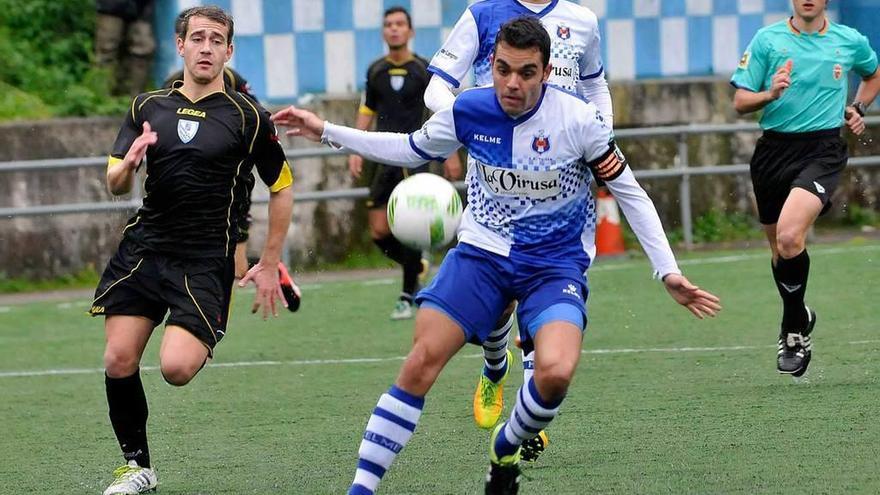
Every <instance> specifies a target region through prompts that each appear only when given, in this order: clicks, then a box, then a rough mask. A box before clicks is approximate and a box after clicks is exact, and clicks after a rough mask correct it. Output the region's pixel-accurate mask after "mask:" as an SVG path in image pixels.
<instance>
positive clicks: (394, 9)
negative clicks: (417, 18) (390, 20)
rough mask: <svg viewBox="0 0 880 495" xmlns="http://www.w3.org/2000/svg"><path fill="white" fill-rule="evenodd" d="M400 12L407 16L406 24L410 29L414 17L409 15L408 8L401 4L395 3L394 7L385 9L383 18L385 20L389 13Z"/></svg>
mask: <svg viewBox="0 0 880 495" xmlns="http://www.w3.org/2000/svg"><path fill="white" fill-rule="evenodd" d="M398 12H403V15H405V16H406V24H407V25H408V26H409V27H410V29H412V17H410V15H409V11H408V10H406V8H404V7H401V6H400V5H395V6H393V7H388V9H387V10H385V13H384V14H382V19H383V20H384V19H385V18H386V17H388V16H389V15H391V14H396V13H398Z"/></svg>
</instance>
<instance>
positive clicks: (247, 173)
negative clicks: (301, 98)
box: [162, 67, 259, 242]
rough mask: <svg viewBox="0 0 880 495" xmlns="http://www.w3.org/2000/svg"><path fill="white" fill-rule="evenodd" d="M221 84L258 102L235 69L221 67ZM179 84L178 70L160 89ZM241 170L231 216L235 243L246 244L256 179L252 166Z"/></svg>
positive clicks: (180, 79)
mask: <svg viewBox="0 0 880 495" xmlns="http://www.w3.org/2000/svg"><path fill="white" fill-rule="evenodd" d="M223 82H224V83H225V84H226V91H227V92H230V93H232V92H235V91H238V92H239V93H241V94H244V95H247V96H249V97H251V99H253V100H254V101H259V100H258V99H257V97H256V96H254V94H253V93H251V85H250V84H248V82H247V79H245V78H244V77H243V76H242V75H241V74H239V73H238V72H237V71H236V70H235V69H230V68H229V67H223ZM181 84H183V71H182V70H179V71H177V72H174V73H173V74H171V75H170V76H168V79H166V80H165V82H164V83H162V87H163V88H173V87H175V86H180V85H181ZM242 169H243V170H244V173H242V175H241V181H242V184H243V186H242V187H243V188H244V191H245V192H244V196H243V201H241V202H240V203H239V208H238V210H237V211H235V212H233V215H235V217H236V222H237V223H238V231H237V232H235V235H234V237H235V241H236V242H246V241H247V240H248V238H249V237H250V234H249V230H250V226H251V193H252V192H253V190H254V186H255V185H256V183H257V179H256V177H254V174H253V166H245V167H242Z"/></svg>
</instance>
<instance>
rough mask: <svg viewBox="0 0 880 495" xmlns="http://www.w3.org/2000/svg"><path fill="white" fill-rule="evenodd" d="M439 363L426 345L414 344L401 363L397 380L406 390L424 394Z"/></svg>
mask: <svg viewBox="0 0 880 495" xmlns="http://www.w3.org/2000/svg"><path fill="white" fill-rule="evenodd" d="M439 363H440V360H439V359H437V357H436V356H432V353H431V352H430V351H429V350H428V349H427V347H426V346H420V345H415V346H413V348H412V351H410V353H409V355H408V356H407V357H406V361H404V363H403V367H402V368H401V370H400V377H399V379H398V381H399V382H400V383H401V384H403V385H404V389H406V390H407V391H410V392H412V393H415V394H416V395H424V394H425V393H426V392H427V390H428V389H429V388H431V385H433V384H434V380H435V379H436V377H437V375H438V374H439V372H440V371H439V370H440V367H441V365H440V364H439Z"/></svg>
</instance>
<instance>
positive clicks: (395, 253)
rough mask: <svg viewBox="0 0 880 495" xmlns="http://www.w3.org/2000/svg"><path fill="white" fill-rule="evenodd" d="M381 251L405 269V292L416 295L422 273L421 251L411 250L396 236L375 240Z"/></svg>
mask: <svg viewBox="0 0 880 495" xmlns="http://www.w3.org/2000/svg"><path fill="white" fill-rule="evenodd" d="M373 242H374V243H376V245H377V246H379V249H381V250H382V252H383V253H385V256H388V257H389V258H391V259H392V260H394V261H396V262H397V263H398V264H399V265H401V266H402V267H403V292H404V293H405V294H409V295H410V296H412V295H414V294H415V293H416V287H417V286H418V283H419V274H420V273H422V253H421V251H418V250H415V249H412V248H409V247H406V246H404V245H403V244H401V243H400V241H398V240H397V239H396V238H395V237H394V236H390V235H389V236H388V237H383V238H381V239H373Z"/></svg>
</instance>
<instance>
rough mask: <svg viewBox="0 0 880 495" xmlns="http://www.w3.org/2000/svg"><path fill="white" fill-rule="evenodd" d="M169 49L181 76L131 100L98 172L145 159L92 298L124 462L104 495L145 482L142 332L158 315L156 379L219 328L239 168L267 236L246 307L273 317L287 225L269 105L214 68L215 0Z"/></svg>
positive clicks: (187, 361) (287, 180)
mask: <svg viewBox="0 0 880 495" xmlns="http://www.w3.org/2000/svg"><path fill="white" fill-rule="evenodd" d="M183 16H184V22H183V29H182V32H181V36H179V37H178V39H177V50H178V53H179V55H181V56H182V57H183V59H184V77H183V81H182V83H181V84H179V85H175V87H174V88H173V89H162V90H158V91H154V92H151V93H146V94H141V95H138V96H136V97H135V98H134V100H133V102H132V105H131V109H130V110H129V111H128V112H127V113H126V117H125V122H124V124H123V126H122V128H121V129H120V131H119V135H118V137H117V139H116V143H115V144H114V147H113V152H112V154H111V157H110V160H109V163H108V169H107V184H108V187H109V189H110V191H111V192H112V193H113V194H122V193H124V192H126V191H128V190H130V188H131V186H132V183H133V181H134V175H135V171H136V170H137V168H138V167H139V166H140V164H141V162H142V161H143V159H144V158H146V159H147V172H148V173H147V178H146V181H145V183H144V189H145V192H146V194H145V196H144V202H143V206H141V208H140V209H139V210H138V213H137V215H136V216H135V217H134V218H132V220H131V221H130V222H129V224H128V225H127V226H126V228H125V230H124V233H123V239H122V242H121V243H120V245H119V249H118V251H117V252H116V254H115V255H114V256H113V257H112V259H111V260H110V262H109V263H108V264H107V268H106V269H105V270H104V274H103V276H102V279H101V281H100V282H99V285H98V288H97V290H96V293H95V300H94V302H93V303H92V308H91V311H90V312H91V314H92V315H95V316H97V315H104V316H105V323H104V328H105V333H106V348H105V352H104V365H105V369H106V381H105V383H106V389H107V402H108V405H109V410H110V421H111V423H112V425H113V429H114V432H115V433H116V437H117V439H118V441H119V445H120V447H121V449H122V452H123V456H124V458H125V460H126V462H127V463H126V465H124V466H122V467H120V468H119V469H117V470H116V471H115V472H114V476H115V480H114V481H113V483H112V484H111V485H110V486H109V487H108V488H107V490H106V491H105V492H104V494H105V495H113V494H134V493H142V492H145V491H149V490H151V489H154V488H155V487H156V485H157V480H156V474H155V472H153V470H152V469H151V468H150V466H151V464H150V455H149V449H148V446H147V435H146V423H147V415H148V413H147V401H146V397H145V394H144V388H143V385H142V383H141V379H140V373H139V364H140V360H141V356H142V354H143V351H144V348H145V347H146V344H147V341H148V340H149V338H150V336H151V334H152V332H153V329H154V328H155V327H156V326H157V325H159V324H160V323H161V322H162V320H164V319H165V316H166V314H168V313H170V315H169V316H168V318H167V320H166V321H165V332H164V335H163V337H162V345H161V348H160V350H159V360H160V368H161V371H162V376H163V377H164V378H165V380H166V381H167V382H168V383H170V384H172V385H176V386H182V385H185V384H187V383H188V382H189V381H190V380H192V378H193V377H194V376H195V375H196V373H198V372H199V370H200V369H201V368H202V367H203V366H204V364H205V363H206V361H207V360H208V359H209V358H210V357H211V356H212V355H213V349H214V347H215V346H216V344H217V343H218V342H219V341H220V340H221V339H222V338H223V335H224V334H225V332H226V323H227V318H228V311H229V303H230V295H231V289H232V282H233V277H234V260H233V253H234V250H235V243H236V229H237V228H238V226H237V225H236V223H237V221H238V217H237V215H235V212H236V209H237V208H239V207H240V205H241V202H242V201H243V200H244V198H246V196H247V187H246V185H245V184H243V181H242V180H241V177H242V176H244V175H246V174H248V173H250V168H251V167H253V166H254V165H255V166H256V167H257V170H258V172H259V175H260V177H261V178H262V180H263V181H264V182H265V183H266V184H267V185H269V187H270V191H271V197H270V199H269V233H268V236H267V240H266V245H265V248H264V250H263V253H262V257H261V258H260V261H259V262H258V263H257V264H256V265H255V266H254V267H253V268H251V269H250V270H248V272H247V274H246V275H245V276H244V278H243V279H242V284H244V283H246V282H249V281H253V282H254V283H255V284H256V286H257V295H256V298H255V301H254V305H253V311H254V312H256V311H258V310H259V309H260V307H262V309H263V317H264V318H265V317H267V316H268V312H269V311H270V310H271V312H273V313H275V314H277V311H276V307H275V303H276V297H279V292H280V289H279V285H278V268H277V267H278V262H279V258H280V255H281V247H282V244H283V241H284V237H285V235H286V233H287V229H288V226H289V225H290V217H291V211H292V206H293V193H292V192H291V188H290V185H291V184H292V177H291V172H290V168H289V166H288V165H287V162H286V161H285V159H284V158H285V157H284V151H283V150H282V149H281V146H280V145H279V143H278V137H277V135H276V133H275V129H274V127H273V126H272V124H271V122H270V121H269V113H268V112H266V110H265V109H263V108H262V107H260V106H259V104H257V103H256V102H255V101H253V100H252V99H250V98H248V97H247V96H246V95H242V94H241V93H238V92H233V91H227V90H226V88H225V86H224V82H223V77H222V72H223V67H224V65H225V64H226V62H228V61H229V58H230V57H231V56H232V50H233V47H232V36H233V21H232V18H231V17H230V16H229V15H228V14H227V13H226V12H224V11H223V10H222V9H220V8H218V7H195V8H193V9H189V10H187V11H186V12H184V14H183Z"/></svg>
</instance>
